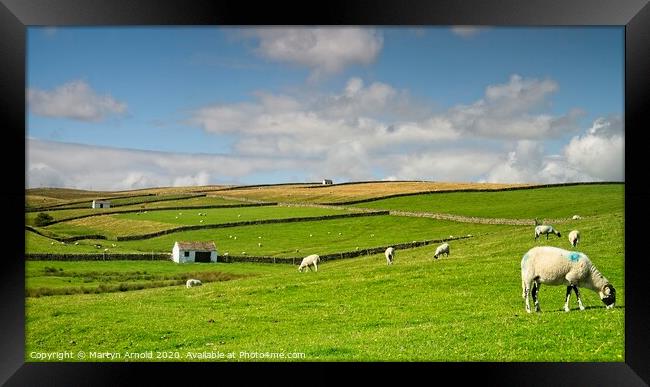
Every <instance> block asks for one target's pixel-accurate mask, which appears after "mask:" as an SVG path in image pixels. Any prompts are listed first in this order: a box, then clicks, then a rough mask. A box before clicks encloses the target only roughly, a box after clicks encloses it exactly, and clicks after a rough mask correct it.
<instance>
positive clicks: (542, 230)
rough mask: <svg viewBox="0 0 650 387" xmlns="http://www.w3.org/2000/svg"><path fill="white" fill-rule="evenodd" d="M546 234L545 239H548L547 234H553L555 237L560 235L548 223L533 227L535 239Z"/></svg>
mask: <svg viewBox="0 0 650 387" xmlns="http://www.w3.org/2000/svg"><path fill="white" fill-rule="evenodd" d="M542 234H546V239H547V240H548V234H555V235H557V237H558V238H559V237H561V236H562V235H560V232H559V231H557V230H556V229H554V228H553V226H549V225H539V226H536V227H535V240H537V238H539V236H540V235H542Z"/></svg>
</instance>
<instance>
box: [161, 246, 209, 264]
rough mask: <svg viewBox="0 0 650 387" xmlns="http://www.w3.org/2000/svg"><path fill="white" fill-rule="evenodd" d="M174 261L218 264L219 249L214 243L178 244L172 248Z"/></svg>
mask: <svg viewBox="0 0 650 387" xmlns="http://www.w3.org/2000/svg"><path fill="white" fill-rule="evenodd" d="M172 261H174V262H176V263H187V262H207V263H210V262H217V247H216V246H215V244H214V242H176V243H174V247H173V248H172Z"/></svg>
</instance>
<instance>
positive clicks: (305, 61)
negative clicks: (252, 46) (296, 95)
mask: <svg viewBox="0 0 650 387" xmlns="http://www.w3.org/2000/svg"><path fill="white" fill-rule="evenodd" d="M246 35H248V36H255V37H257V38H259V47H258V48H257V52H258V53H259V54H260V55H262V56H264V57H266V58H268V59H270V60H273V61H278V62H288V63H293V64H297V65H300V66H304V67H307V68H309V69H311V70H312V78H318V77H320V76H322V75H328V74H334V73H337V72H340V71H341V70H342V69H343V68H345V67H346V66H349V65H353V64H362V65H368V64H370V63H372V62H373V61H374V60H375V58H376V57H377V55H378V54H379V52H380V51H381V48H382V45H383V37H382V35H381V34H380V33H379V32H378V31H377V30H375V29H373V28H360V27H319V28H312V27H303V28H286V27H271V28H259V29H254V30H251V31H248V33H247V34H246Z"/></svg>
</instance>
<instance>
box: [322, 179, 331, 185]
mask: <svg viewBox="0 0 650 387" xmlns="http://www.w3.org/2000/svg"><path fill="white" fill-rule="evenodd" d="M326 184H327V185H329V184H332V180H330V179H323V185H326Z"/></svg>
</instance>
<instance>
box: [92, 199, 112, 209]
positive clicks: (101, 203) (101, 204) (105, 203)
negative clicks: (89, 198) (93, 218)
mask: <svg viewBox="0 0 650 387" xmlns="http://www.w3.org/2000/svg"><path fill="white" fill-rule="evenodd" d="M92 208H111V201H110V200H93V204H92Z"/></svg>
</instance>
